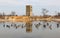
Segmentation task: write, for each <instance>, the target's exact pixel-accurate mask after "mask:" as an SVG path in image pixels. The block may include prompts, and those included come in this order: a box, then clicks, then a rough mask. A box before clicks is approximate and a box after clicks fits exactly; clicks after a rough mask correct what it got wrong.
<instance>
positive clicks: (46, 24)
mask: <svg viewBox="0 0 60 38" xmlns="http://www.w3.org/2000/svg"><path fill="white" fill-rule="evenodd" d="M33 26H34V27H35V28H36V29H40V28H39V27H43V28H44V29H46V28H47V29H50V30H52V29H53V28H54V27H53V26H56V27H55V28H59V27H60V23H58V22H42V23H41V22H36V23H33V22H26V23H23V24H20V23H19V24H18V23H11V24H10V23H9V24H6V23H4V24H3V27H5V28H9V29H10V28H11V27H13V28H15V29H18V28H25V27H26V28H25V30H26V32H32V31H33V30H32V29H33Z"/></svg>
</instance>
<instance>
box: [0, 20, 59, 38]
mask: <svg viewBox="0 0 60 38" xmlns="http://www.w3.org/2000/svg"><path fill="white" fill-rule="evenodd" d="M0 38H60V23H59V22H53V21H51V22H46V21H34V22H27V23H25V22H15V23H12V22H4V23H0Z"/></svg>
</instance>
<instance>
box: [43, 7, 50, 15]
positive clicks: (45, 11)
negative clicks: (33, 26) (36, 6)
mask: <svg viewBox="0 0 60 38" xmlns="http://www.w3.org/2000/svg"><path fill="white" fill-rule="evenodd" d="M47 12H49V11H48V10H46V9H44V8H43V9H42V13H43V15H44V16H45V15H46V13H47Z"/></svg>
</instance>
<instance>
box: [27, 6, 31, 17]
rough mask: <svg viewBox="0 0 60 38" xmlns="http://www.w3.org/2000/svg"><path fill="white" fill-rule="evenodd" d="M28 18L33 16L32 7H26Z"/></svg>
mask: <svg viewBox="0 0 60 38" xmlns="http://www.w3.org/2000/svg"><path fill="white" fill-rule="evenodd" d="M26 16H32V6H31V5H26Z"/></svg>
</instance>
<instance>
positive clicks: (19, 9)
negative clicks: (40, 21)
mask: <svg viewBox="0 0 60 38" xmlns="http://www.w3.org/2000/svg"><path fill="white" fill-rule="evenodd" d="M27 4H30V5H32V7H33V15H42V8H45V9H47V10H49V12H48V13H47V14H48V15H55V14H57V13H56V12H58V11H59V12H60V0H0V12H3V11H4V12H5V13H6V14H8V13H10V12H11V11H15V12H16V13H17V14H18V15H25V13H26V12H25V6H26V5H27ZM55 11H56V12H55Z"/></svg>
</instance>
